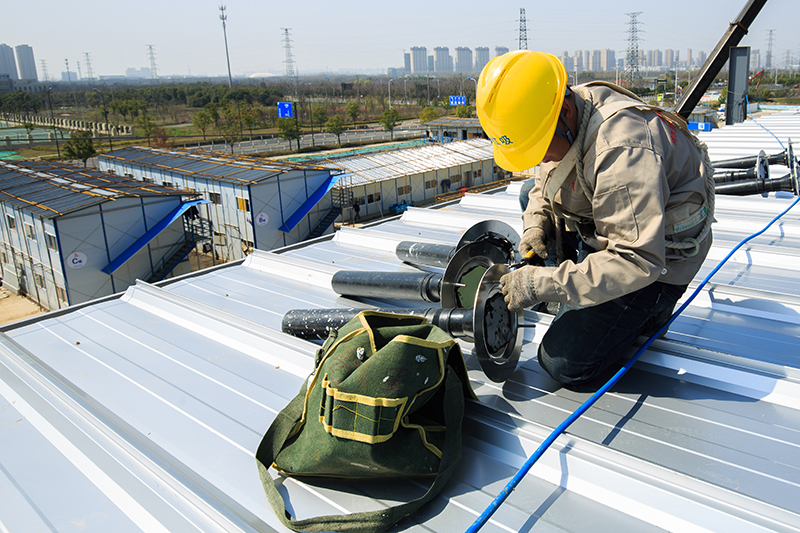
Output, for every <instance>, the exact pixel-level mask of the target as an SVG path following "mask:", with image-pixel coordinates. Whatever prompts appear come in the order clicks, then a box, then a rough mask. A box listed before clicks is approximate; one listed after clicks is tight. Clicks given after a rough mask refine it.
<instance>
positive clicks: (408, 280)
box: [331, 270, 442, 303]
mask: <svg viewBox="0 0 800 533" xmlns="http://www.w3.org/2000/svg"><path fill="white" fill-rule="evenodd" d="M331 288H332V289H333V290H334V292H336V293H337V294H341V295H343V296H364V297H371V298H395V299H398V300H420V299H421V300H423V301H426V302H433V303H437V302H438V301H439V299H440V298H441V291H442V275H441V274H433V273H430V272H362V271H358V270H340V271H339V272H337V273H335V274H334V275H333V279H332V280H331Z"/></svg>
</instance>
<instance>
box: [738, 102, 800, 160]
mask: <svg viewBox="0 0 800 533" xmlns="http://www.w3.org/2000/svg"><path fill="white" fill-rule="evenodd" d="M744 102H745V104H746V105H747V107H745V109H746V110H747V114H748V115H750V120H752V121H753V122H755V123H756V124H758V121H757V120H756V119H755V117H754V116H753V114H752V113H750V99H749V98H747V93H745V95H744ZM758 127H759V128H761V129H762V130H764V131H766V132H767V133H769V134H770V135H772V136H773V137H775V140H776V141H778V144H779V145H781V148H782V149H783V150H786V147H785V146H784V145H783V143H782V142H781V140H780V139H778V137H777V136H776V135H775V134H774V133H772V132H771V131H769V130H768V129H767V128H765V127H764V126H762V125H761V124H758ZM789 140H790V141H791V139H789ZM790 170H791V169H790Z"/></svg>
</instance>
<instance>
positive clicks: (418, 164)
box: [319, 139, 505, 220]
mask: <svg viewBox="0 0 800 533" xmlns="http://www.w3.org/2000/svg"><path fill="white" fill-rule="evenodd" d="M319 162H320V163H321V164H322V165H324V166H326V167H330V168H331V169H335V170H339V171H341V172H344V175H343V176H342V177H341V178H340V179H339V181H338V182H337V183H336V185H335V188H336V189H339V190H340V192H341V195H342V197H343V198H345V199H346V200H345V202H344V207H345V211H344V213H343V216H344V217H345V220H350V216H351V214H352V212H351V211H349V210H352V205H353V204H354V203H355V201H356V200H358V203H359V206H360V213H359V214H360V216H371V215H375V214H378V213H394V212H397V211H398V206H400V208H402V207H403V206H405V205H425V204H427V203H431V202H433V201H435V198H436V196H437V195H440V194H444V193H447V192H449V191H454V190H458V189H469V188H471V187H477V186H480V185H486V184H489V183H492V182H494V181H497V180H499V179H502V178H504V177H505V172H504V171H503V170H502V169H500V168H499V167H498V166H497V165H495V163H494V156H493V154H492V144H491V142H489V141H487V140H485V139H470V140H466V141H457V142H451V143H447V144H427V145H425V146H422V147H419V148H406V149H402V150H391V151H383V152H374V153H365V154H360V155H357V156H351V157H343V158H339V159H324V160H319Z"/></svg>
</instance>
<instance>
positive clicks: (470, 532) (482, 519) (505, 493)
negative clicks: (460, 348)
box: [466, 197, 800, 533]
mask: <svg viewBox="0 0 800 533" xmlns="http://www.w3.org/2000/svg"><path fill="white" fill-rule="evenodd" d="M798 202H800V197H798V198H797V199H796V200H795V201H794V202H792V205H790V206H789V207H787V208H786V209H785V210H784V211H783V212H782V213H781V214H779V215H778V216H776V217H775V218H773V219H772V220H771V221H770V223H769V224H767V225H766V226H764V228H763V229H762V230H761V231H758V232H756V233H753V234H752V235H750V236H749V237H747V238H745V239H744V240H742V241H741V242H740V243H739V244H737V245H736V246H734V248H733V250H731V251H730V253H728V255H726V256H725V258H724V259H722V261H720V262H719V263H718V264H717V266H715V267H714V268H713V269H712V270H711V272H710V273H709V274H708V275H707V276H706V277H705V278H704V279H703V281H701V282H700V285H698V286H697V288H696V289H695V290H694V292H692V294H691V295H690V296H689V298H688V299H687V300H686V301H685V302H684V303H683V305H681V306H680V308H678V310H677V311H675V312H674V313H673V314H672V316H670V318H669V320H667V323H666V324H664V325H663V326H662V327H661V329H659V330H658V331H657V332H655V333H653V335H652V336H651V337H650V338H649V339H647V341H646V342H645V343H644V344H643V345H642V346H641V347H640V348H639V349H638V350H637V351H636V353H635V354H634V355H633V357H631V358H630V359H629V360H628V362H627V363H625V364H624V365H623V366H622V368H620V369H619V370H618V371H617V373H616V374H614V375H613V376H612V377H611V379H609V380H608V382H607V383H606V384H605V385H603V386H602V387H600V388H599V389H598V390H597V392H595V393H594V394H593V395H592V397H591V398H589V399H588V400H586V401H585V402H584V403H583V404H582V405H581V406H580V407H578V408H577V409H576V410H575V412H573V413H572V414H571V415H569V416H568V417H567V418H566V419H565V420H564V421H563V422H561V424H560V425H559V426H558V427H557V428H555V429H554V430H553V432H552V433H550V435H548V437H547V438H546V439H544V442H542V444H541V445H540V446H539V447H538V448H537V449H536V451H535V452H533V455H531V456H530V457H529V458H528V460H527V461H525V464H524V465H522V468H520V469H519V471H518V472H517V473H516V475H515V476H514V477H513V478H511V481H509V482H508V484H507V485H506V486H505V488H503V490H502V491H501V492H500V494H498V495H497V497H496V498H495V499H494V500H493V501H492V503H490V504H489V506H488V507H487V508H486V510H485V511H484V512H483V514H481V515H480V516H479V517H478V519H477V520H475V522H473V524H472V525H471V526H470V527H469V529H467V531H466V533H475V532H477V531H478V530H479V529H480V528H481V527H483V525H484V524H485V523H486V522H488V521H489V518H491V516H492V515H493V514H494V512H495V511H496V510H497V509H498V508H499V507H500V505H502V503H503V502H504V501H505V500H506V498H508V497H509V496H510V495H511V493H512V492H513V491H514V489H515V488H516V486H517V485H518V484H519V482H520V481H522V478H524V477H525V475H527V473H528V471H529V470H530V469H531V467H533V464H534V463H535V462H536V461H537V460H538V459H539V458H540V457H541V456H542V454H544V452H545V451H546V450H547V448H549V447H550V445H551V444H553V442H555V440H556V439H557V438H558V436H559V435H561V433H563V432H564V431H566V429H567V428H568V427H569V426H570V425H572V423H573V422H575V420H577V419H578V418H579V417H580V416H581V415H582V414H583V413H585V412H586V411H587V410H588V409H589V408H590V407H591V406H592V405H594V403H595V402H596V401H597V400H598V399H600V397H601V396H602V395H603V394H605V393H606V392H607V391H608V390H609V389H610V388H611V387H613V386H614V384H615V383H616V382H617V381H619V380H620V378H621V377H622V376H624V375H625V373H626V372H627V371H628V370H630V369H631V367H632V366H633V364H634V363H635V362H636V361H637V360H638V359H639V356H641V355H642V352H644V351H645V350H646V349H647V348H648V347H649V346H650V345H651V344H653V341H655V340H656V339H657V338H658V337H660V336H661V335H663V334H664V332H666V331H667V329H669V326H670V325H671V324H672V323H673V322H674V321H675V319H676V318H678V315H680V314H681V313H682V312H683V311H684V309H686V307H687V306H688V305H689V304H690V303H691V302H692V300H694V299H695V298H696V297H697V295H698V294H699V293H700V289H702V288H703V287H704V286H705V285H706V284H707V283H708V281H709V280H710V279H711V277H712V276H714V274H716V273H717V272H718V271H719V269H720V268H721V267H722V265H724V264H725V262H726V261H728V259H730V258H731V256H732V255H733V254H734V253H735V252H736V251H737V250H738V249H739V248H741V247H742V246H744V245H745V244H746V243H748V242H749V241H751V240H752V239H754V238H756V237H758V236H759V235H761V234H762V233H764V232H765V231H767V229H769V227H770V226H772V225H773V224H774V223H775V222H776V221H778V219H780V218H781V217H782V216H783V215H785V214H786V213H788V212H789V210H791V209H792V208H793V207H794V206H795V205H797V203H798Z"/></svg>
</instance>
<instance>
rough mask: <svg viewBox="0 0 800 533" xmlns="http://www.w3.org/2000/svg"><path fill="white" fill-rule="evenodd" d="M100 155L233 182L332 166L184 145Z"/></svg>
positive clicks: (117, 151) (132, 148)
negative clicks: (230, 154) (217, 151)
mask: <svg viewBox="0 0 800 533" xmlns="http://www.w3.org/2000/svg"><path fill="white" fill-rule="evenodd" d="M98 157H99V158H101V159H108V160H116V161H123V162H127V163H130V164H139V165H142V166H149V167H156V168H163V169H166V170H170V171H172V172H177V173H179V174H186V175H197V176H204V177H209V178H211V179H216V180H223V181H230V182H232V183H257V182H259V181H261V180H265V179H269V178H272V177H274V176H276V175H278V174H280V173H282V172H288V171H291V170H326V171H329V170H330V169H328V168H325V167H322V166H319V165H314V164H309V163H295V162H291V161H283V160H277V159H260V158H254V157H248V156H241V155H237V156H236V158H232V157H228V156H224V155H220V154H217V153H211V152H205V151H202V150H186V149H181V148H173V149H169V150H167V149H162V148H144V147H140V146H134V147H131V148H124V149H122V150H115V151H113V152H109V153H107V154H101V155H99V156H98Z"/></svg>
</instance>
